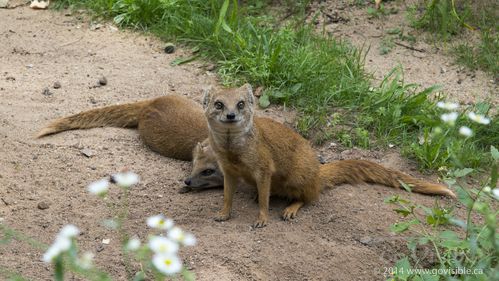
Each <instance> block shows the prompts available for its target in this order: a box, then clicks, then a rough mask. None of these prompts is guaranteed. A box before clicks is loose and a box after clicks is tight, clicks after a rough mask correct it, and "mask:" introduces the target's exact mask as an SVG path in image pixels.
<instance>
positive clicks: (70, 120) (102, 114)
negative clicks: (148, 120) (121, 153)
mask: <svg viewBox="0 0 499 281" xmlns="http://www.w3.org/2000/svg"><path fill="white" fill-rule="evenodd" d="M149 103H151V101H150V100H146V101H139V102H135V103H127V104H122V105H112V106H106V107H102V108H96V109H92V110H88V111H84V112H80V113H78V114H74V115H71V116H68V117H63V118H59V119H56V120H54V121H53V122H52V123H50V124H49V125H48V126H46V127H45V128H43V129H42V130H41V131H40V132H38V134H37V135H36V138H41V137H44V136H47V135H51V134H56V133H59V132H63V131H68V130H74V129H90V128H97V127H105V126H111V127H120V128H135V127H137V126H138V121H139V114H140V112H141V110H142V109H143V108H144V106H147V105H148V104H149Z"/></svg>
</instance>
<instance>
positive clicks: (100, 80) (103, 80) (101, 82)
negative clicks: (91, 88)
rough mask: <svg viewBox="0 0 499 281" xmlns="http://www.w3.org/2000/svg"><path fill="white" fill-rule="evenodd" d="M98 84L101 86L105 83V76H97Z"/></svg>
mask: <svg viewBox="0 0 499 281" xmlns="http://www.w3.org/2000/svg"><path fill="white" fill-rule="evenodd" d="M99 85H101V86H106V85H107V79H106V77H104V76H102V77H101V78H99Z"/></svg>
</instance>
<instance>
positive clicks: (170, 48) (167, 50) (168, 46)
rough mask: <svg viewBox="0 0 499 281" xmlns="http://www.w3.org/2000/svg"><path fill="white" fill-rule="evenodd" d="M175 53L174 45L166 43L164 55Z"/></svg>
mask: <svg viewBox="0 0 499 281" xmlns="http://www.w3.org/2000/svg"><path fill="white" fill-rule="evenodd" d="M173 52H175V45H173V43H166V45H165V53H167V54H173Z"/></svg>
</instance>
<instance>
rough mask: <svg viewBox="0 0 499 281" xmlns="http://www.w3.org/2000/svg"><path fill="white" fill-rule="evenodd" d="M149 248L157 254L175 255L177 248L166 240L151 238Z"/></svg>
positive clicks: (158, 237)
mask: <svg viewBox="0 0 499 281" xmlns="http://www.w3.org/2000/svg"><path fill="white" fill-rule="evenodd" d="M149 248H150V249H151V250H152V251H153V252H155V253H157V254H175V253H177V251H178V248H179V246H178V244H177V243H175V242H173V241H172V240H170V239H168V238H165V237H161V236H152V237H151V238H150V239H149Z"/></svg>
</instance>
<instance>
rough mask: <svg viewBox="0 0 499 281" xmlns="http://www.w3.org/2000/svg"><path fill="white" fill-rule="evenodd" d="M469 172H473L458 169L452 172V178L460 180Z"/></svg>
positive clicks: (469, 169) (466, 169)
mask: <svg viewBox="0 0 499 281" xmlns="http://www.w3.org/2000/svg"><path fill="white" fill-rule="evenodd" d="M471 172H473V169H471V168H464V169H458V170H455V171H454V176H455V177H457V178H462V177H464V176H466V175H467V174H469V173H471Z"/></svg>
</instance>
